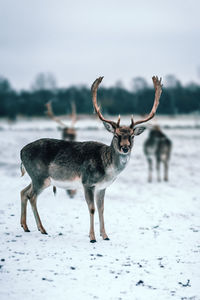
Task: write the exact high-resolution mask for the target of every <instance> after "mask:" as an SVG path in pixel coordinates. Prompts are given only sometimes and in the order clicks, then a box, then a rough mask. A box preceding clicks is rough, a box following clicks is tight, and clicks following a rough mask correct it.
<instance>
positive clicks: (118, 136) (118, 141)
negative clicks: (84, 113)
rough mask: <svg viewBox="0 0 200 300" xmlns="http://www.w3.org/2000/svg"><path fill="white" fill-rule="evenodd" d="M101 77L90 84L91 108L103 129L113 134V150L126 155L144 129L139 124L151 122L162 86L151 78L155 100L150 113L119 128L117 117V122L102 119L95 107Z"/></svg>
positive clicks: (97, 108)
mask: <svg viewBox="0 0 200 300" xmlns="http://www.w3.org/2000/svg"><path fill="white" fill-rule="evenodd" d="M102 79H103V77H99V78H97V79H96V80H95V81H94V83H93V84H92V87H91V90H92V101H93V106H94V109H95V112H96V114H97V115H98V117H99V119H100V120H101V121H102V122H103V124H104V126H105V128H106V129H107V130H108V131H109V132H111V133H113V135H114V136H113V140H112V145H113V147H114V149H115V150H116V151H117V152H119V153H120V154H123V155H126V154H128V153H130V151H131V149H132V147H133V140H134V137H135V136H136V135H140V134H141V133H142V132H143V131H144V130H145V127H141V126H140V127H138V126H137V125H139V124H141V123H145V122H147V121H149V120H151V119H152V118H153V117H154V115H155V113H156V110H157V107H158V104H159V99H160V96H161V92H162V84H161V78H160V80H159V79H158V77H155V76H153V77H152V80H153V84H154V88H155V99H154V104H153V107H152V110H151V112H150V113H149V115H148V116H147V117H146V118H144V119H142V120H139V121H137V122H134V120H133V116H132V117H131V124H130V125H129V126H121V125H120V116H119V117H118V120H117V122H114V121H111V120H107V119H105V118H104V117H103V115H102V113H101V112H100V107H99V106H98V105H97V89H98V86H99V84H100V83H101V81H102Z"/></svg>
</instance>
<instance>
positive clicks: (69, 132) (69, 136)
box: [46, 101, 77, 141]
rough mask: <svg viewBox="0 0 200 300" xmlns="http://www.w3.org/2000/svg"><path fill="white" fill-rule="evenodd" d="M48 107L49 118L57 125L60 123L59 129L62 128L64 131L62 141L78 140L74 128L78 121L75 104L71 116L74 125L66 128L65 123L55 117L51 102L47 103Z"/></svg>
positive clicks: (72, 105) (72, 103)
mask: <svg viewBox="0 0 200 300" xmlns="http://www.w3.org/2000/svg"><path fill="white" fill-rule="evenodd" d="M46 107H47V115H48V116H49V118H51V119H52V120H54V121H55V122H56V123H58V124H59V127H60V128H61V130H62V139H63V140H65V141H74V140H75V139H76V130H75V128H74V125H75V123H76V121H77V116H76V106H75V103H74V102H71V107H72V114H71V118H72V123H71V126H66V124H65V123H63V122H62V121H61V120H60V119H59V118H56V117H55V116H54V113H53V110H52V105H51V101H49V102H47V103H46Z"/></svg>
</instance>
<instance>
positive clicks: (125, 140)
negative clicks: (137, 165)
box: [21, 76, 162, 243]
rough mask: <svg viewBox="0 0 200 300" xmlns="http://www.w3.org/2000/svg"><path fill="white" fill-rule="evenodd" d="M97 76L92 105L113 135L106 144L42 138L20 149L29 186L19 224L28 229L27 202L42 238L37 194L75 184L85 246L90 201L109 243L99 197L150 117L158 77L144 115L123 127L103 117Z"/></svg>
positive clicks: (23, 196) (157, 96)
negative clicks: (82, 204)
mask: <svg viewBox="0 0 200 300" xmlns="http://www.w3.org/2000/svg"><path fill="white" fill-rule="evenodd" d="M102 79H103V77H99V78H97V79H96V80H95V81H94V83H93V84H92V87H91V90H92V100H93V106H94V109H95V112H96V114H97V115H98V117H99V119H100V120H101V121H102V122H103V124H104V126H105V128H106V129H107V130H108V131H109V132H111V133H112V134H113V138H112V141H111V145H110V146H108V145H105V144H102V143H99V142H95V141H88V142H70V141H63V140H57V139H50V138H45V139H44V138H43V139H40V140H36V141H34V142H32V143H30V144H28V145H26V146H25V147H24V148H23V149H22V150H21V162H22V164H21V170H22V175H23V174H24V172H25V171H27V172H28V174H29V176H30V177H31V180H32V182H31V183H30V184H29V185H28V186H27V187H26V188H25V189H23V190H22V191H21V226H22V227H23V229H24V231H29V229H28V226H27V223H26V208H27V201H28V200H29V201H30V203H31V206H32V210H33V213H34V216H35V220H36V223H37V227H38V230H39V231H40V232H41V233H43V234H46V230H45V229H44V227H43V225H42V223H41V220H40V217H39V214H38V211H37V206H36V201H37V196H38V195H39V193H41V192H42V191H43V190H44V189H45V188H47V187H48V186H50V185H55V186H58V187H62V188H65V189H66V188H68V187H71V186H76V185H78V184H81V185H82V186H83V189H84V193H85V199H86V202H87V205H88V209H89V214H90V231H89V237H90V242H91V243H94V242H96V238H95V232H94V213H95V204H94V200H96V204H97V209H98V213H99V222H100V235H101V236H102V238H103V239H104V240H109V238H108V235H107V234H106V231H105V227H104V216H103V214H104V195H105V191H106V188H107V187H108V186H109V185H110V184H112V183H113V181H114V180H115V179H116V178H117V176H118V175H119V174H120V173H121V172H122V171H123V170H124V168H125V167H126V165H127V163H128V161H129V159H130V154H131V150H132V147H133V140H134V137H135V136H136V135H139V134H141V133H142V132H143V131H144V129H145V128H144V127H136V126H137V125H138V124H141V123H144V122H147V121H148V120H150V119H152V118H153V116H154V114H155V112H156V110H157V107H158V104H159V99H160V96H161V92H162V85H161V79H160V80H159V79H158V77H155V76H154V77H153V78H152V79H153V84H154V88H155V99H154V104H153V107H152V110H151V112H150V113H149V115H148V116H147V117H146V118H144V119H142V120H139V121H137V122H134V120H133V116H132V117H131V124H130V125H129V126H120V116H119V118H118V121H117V122H114V121H111V120H108V119H105V118H104V117H103V115H102V114H101V112H100V108H99V107H98V104H97V89H98V86H99V84H100V83H101V81H102Z"/></svg>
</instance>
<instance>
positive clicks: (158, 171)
mask: <svg viewBox="0 0 200 300" xmlns="http://www.w3.org/2000/svg"><path fill="white" fill-rule="evenodd" d="M156 169H157V181H158V182H160V181H161V177H160V159H159V158H157V160H156Z"/></svg>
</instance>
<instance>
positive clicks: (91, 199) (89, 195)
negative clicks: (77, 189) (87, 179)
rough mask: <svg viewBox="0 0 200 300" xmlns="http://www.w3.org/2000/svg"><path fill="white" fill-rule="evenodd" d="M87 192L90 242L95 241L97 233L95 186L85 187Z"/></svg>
mask: <svg viewBox="0 0 200 300" xmlns="http://www.w3.org/2000/svg"><path fill="white" fill-rule="evenodd" d="M84 192H85V200H86V202H87V205H88V209H89V214H90V232H89V236H90V243H95V242H96V238H95V233H94V213H95V206H94V188H88V187H84Z"/></svg>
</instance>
